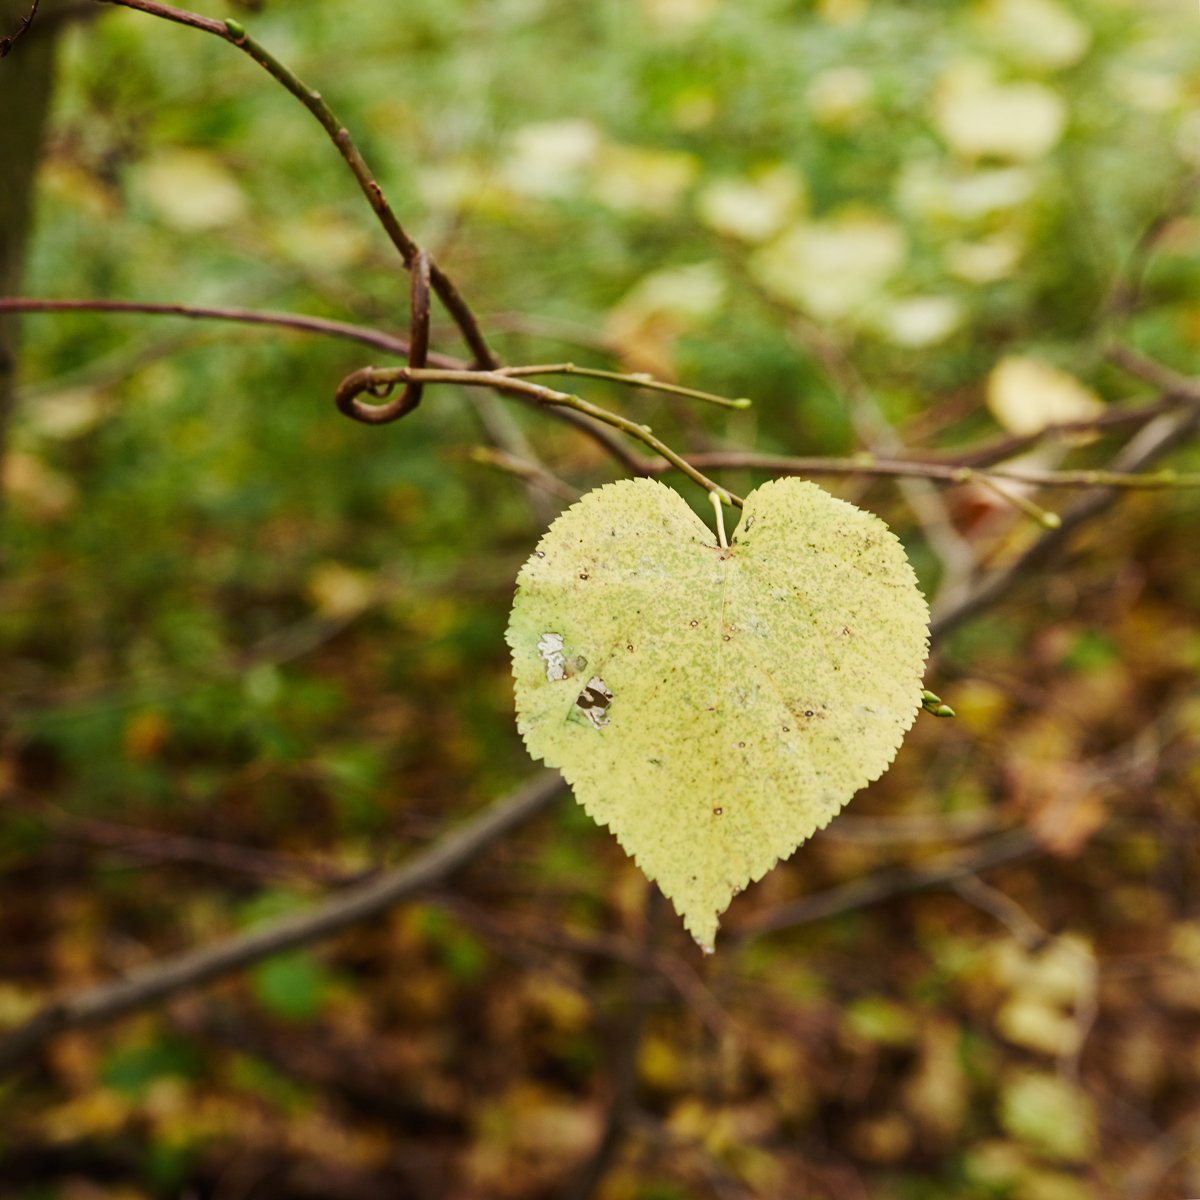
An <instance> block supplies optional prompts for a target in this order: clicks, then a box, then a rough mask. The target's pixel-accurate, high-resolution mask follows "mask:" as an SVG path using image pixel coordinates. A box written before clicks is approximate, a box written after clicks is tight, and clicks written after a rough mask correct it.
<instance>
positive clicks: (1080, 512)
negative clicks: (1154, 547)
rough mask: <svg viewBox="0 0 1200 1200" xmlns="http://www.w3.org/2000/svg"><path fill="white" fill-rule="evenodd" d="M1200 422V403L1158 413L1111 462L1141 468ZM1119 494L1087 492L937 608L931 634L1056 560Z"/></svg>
mask: <svg viewBox="0 0 1200 1200" xmlns="http://www.w3.org/2000/svg"><path fill="white" fill-rule="evenodd" d="M1198 426H1200V408H1196V409H1192V410H1190V411H1188V412H1185V413H1180V414H1177V415H1175V416H1162V417H1158V418H1157V419H1156V420H1154V421H1152V422H1151V423H1150V424H1149V425H1147V426H1146V427H1145V428H1144V429H1142V430H1141V431H1140V432H1139V433H1138V435H1137V436H1136V437H1135V438H1134V439H1133V440H1132V441H1131V442H1129V444H1128V445H1127V446H1126V447H1125V448H1124V449H1123V450H1122V451H1121V453H1120V454H1118V455H1117V456H1116V458H1115V459H1114V460H1113V466H1114V468H1116V471H1117V472H1119V473H1122V474H1129V473H1134V472H1137V471H1141V470H1143V469H1144V468H1145V467H1147V466H1149V465H1150V464H1151V463H1153V462H1155V461H1156V460H1158V459H1159V458H1161V457H1162V456H1163V455H1165V454H1168V453H1169V452H1170V451H1171V450H1173V449H1175V447H1177V446H1179V445H1181V444H1182V443H1183V442H1185V441H1187V440H1188V439H1189V438H1190V437H1192V436H1193V434H1194V433H1195V432H1196V429H1197V427H1198ZM1118 494H1119V492H1118V489H1117V488H1115V487H1113V486H1111V485H1106V486H1103V487H1095V488H1091V489H1090V490H1089V491H1087V492H1085V493H1084V494H1083V496H1082V497H1081V498H1080V499H1079V501H1078V502H1077V503H1076V504H1075V505H1074V507H1073V508H1071V509H1069V510H1068V511H1067V512H1066V513H1065V514H1063V516H1062V518H1061V522H1062V523H1061V524H1060V525H1059V527H1058V528H1057V529H1050V530H1048V531H1047V532H1045V533H1043V534H1042V536H1041V537H1039V538H1038V540H1037V541H1036V542H1034V543H1033V545H1032V546H1030V547H1029V549H1028V550H1026V551H1025V552H1024V553H1023V554H1021V555H1019V556H1018V557H1017V558H1016V559H1014V560H1013V561H1012V562H1010V563H1009V564H1007V565H1006V566H1003V567H997V568H996V569H995V570H994V571H992V572H991V573H990V574H988V575H985V576H984V577H983V578H982V579H980V580H977V581H976V582H975V583H973V584H972V585H971V586H970V587H967V588H964V589H963V590H961V591H960V592H959V593H958V594H957V595H952V596H950V597H949V599H948V600H947V601H946V602H945V603H944V604H942V605H941V606H939V607H937V608H935V610H934V614H933V619H932V621H931V622H930V626H929V636H930V638H931V639H933V640H935V641H936V640H938V639H940V638H942V637H944V636H945V635H946V634H947V633H949V632H950V631H951V630H953V629H956V628H957V627H958V626H959V625H961V624H963V622H965V621H967V620H969V619H970V618H971V617H973V616H975V615H976V614H977V613H980V612H982V611H983V610H984V609H986V608H990V607H991V606H992V605H993V604H995V603H996V602H997V601H998V600H999V599H1000V598H1001V597H1002V596H1004V595H1006V594H1007V593H1008V592H1009V591H1010V590H1011V589H1012V588H1013V587H1015V586H1016V585H1017V584H1018V583H1019V582H1020V581H1021V580H1022V579H1023V578H1025V577H1026V576H1027V575H1029V574H1030V573H1031V572H1033V571H1034V570H1036V569H1037V568H1040V567H1042V566H1044V565H1045V564H1046V563H1047V562H1049V561H1050V560H1051V559H1053V558H1054V557H1055V555H1057V554H1058V553H1059V552H1060V551H1061V550H1062V549H1063V548H1064V547H1065V546H1066V545H1067V543H1068V542H1069V541H1070V539H1071V537H1072V536H1073V534H1074V533H1075V531H1076V530H1078V529H1079V528H1081V527H1082V526H1083V525H1086V524H1088V523H1089V522H1090V521H1092V520H1094V519H1095V518H1096V517H1098V516H1099V515H1100V514H1101V513H1102V512H1104V511H1105V510H1106V509H1107V508H1109V507H1110V506H1111V505H1112V504H1113V502H1114V501H1115V500H1116V498H1117V496H1118Z"/></svg>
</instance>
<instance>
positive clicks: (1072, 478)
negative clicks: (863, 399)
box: [646, 450, 1200, 519]
mask: <svg viewBox="0 0 1200 1200" xmlns="http://www.w3.org/2000/svg"><path fill="white" fill-rule="evenodd" d="M689 461H690V462H691V463H692V465H693V466H695V467H698V468H703V467H711V468H716V469H722V470H731V471H733V470H755V471H766V472H769V473H771V474H774V475H875V476H886V477H891V476H907V477H913V478H918V479H935V480H941V481H943V482H945V483H966V482H968V480H972V479H974V480H978V481H980V482H986V481H988V480H1002V481H1003V480H1007V481H1008V482H1010V483H1026V484H1032V485H1034V486H1036V487H1052V488H1091V487H1114V488H1128V489H1135V490H1156V489H1163V488H1180V489H1184V488H1194V487H1200V474H1196V473H1192V474H1187V473H1182V472H1178V471H1172V470H1169V469H1165V470H1161V471H1153V472H1145V473H1130V472H1124V471H1107V470H1096V469H1091V468H1087V469H1084V470H1078V471H1038V470H1034V469H1032V468H1026V467H993V468H990V469H988V470H979V469H976V468H970V467H960V466H952V465H950V464H947V463H944V462H924V461H922V460H920V459H916V458H875V457H873V456H871V455H855V456H854V457H851V458H797V457H792V456H789V455H782V454H755V453H753V452H749V451H742V450H714V451H707V452H704V453H699V454H692V455H690V456H689ZM666 470H667V467H666V466H665V465H664V464H663V463H659V462H648V463H647V464H646V472H647V473H648V474H651V475H660V474H662V473H663V472H664V471H666ZM1006 498H1008V497H1006ZM1039 519H1040V518H1039Z"/></svg>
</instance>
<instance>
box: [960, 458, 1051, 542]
mask: <svg viewBox="0 0 1200 1200" xmlns="http://www.w3.org/2000/svg"><path fill="white" fill-rule="evenodd" d="M960 477H961V479H962V482H963V483H969V482H971V481H972V480H973V481H974V482H976V483H979V484H981V485H982V486H983V487H985V488H987V490H988V491H989V492H991V493H992V495H994V496H999V497H1000V499H1001V500H1003V501H1004V502H1005V503H1006V504H1011V505H1012V506H1013V508H1015V509H1017V510H1018V511H1020V512H1023V513H1024V514H1025V515H1026V516H1027V517H1032V518H1033V520H1035V521H1036V522H1037V523H1038V524H1039V525H1040V526H1041V527H1042V528H1043V529H1057V528H1058V527H1059V526H1060V525H1061V524H1062V518H1061V517H1060V516H1059V515H1058V513H1052V512H1047V511H1046V509H1044V508H1043V507H1042V506H1041V505H1040V504H1035V503H1034V502H1033V501H1032V500H1030V498H1029V497H1028V496H1023V495H1021V493H1020V492H1012V491H1009V489H1008V488H1006V487H1001V486H1000V484H999V482H998V481H997V477H996V475H995V473H994V472H993V473H990V474H989V473H988V472H986V471H973V470H971V468H970V467H962V468H961V469H960ZM1001 478H1002V477H1001Z"/></svg>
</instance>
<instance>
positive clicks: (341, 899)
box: [0, 771, 565, 1070]
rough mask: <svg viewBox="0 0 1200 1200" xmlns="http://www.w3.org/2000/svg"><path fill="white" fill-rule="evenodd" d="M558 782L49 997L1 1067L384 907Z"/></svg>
mask: <svg viewBox="0 0 1200 1200" xmlns="http://www.w3.org/2000/svg"><path fill="white" fill-rule="evenodd" d="M564 787H565V785H564V783H563V781H562V779H561V778H560V777H559V775H558V774H557V773H556V772H552V771H545V772H543V773H542V774H540V775H538V776H537V777H536V778H534V779H533V780H531V781H530V782H529V783H528V784H526V785H525V786H524V787H523V788H521V789H519V790H518V791H516V792H514V793H513V794H512V795H510V796H506V797H504V798H502V799H501V800H498V801H497V802H496V803H495V804H493V805H492V806H491V807H490V808H488V809H486V810H485V811H484V812H483V813H481V814H480V815H479V816H477V817H474V818H472V819H471V820H469V821H468V822H467V823H466V824H465V825H463V826H461V827H460V828H459V829H457V830H455V831H454V832H453V833H450V834H447V835H446V836H445V837H444V838H442V839H441V840H440V841H438V842H436V843H435V844H434V845H432V846H430V847H429V848H428V849H426V850H424V851H422V852H421V853H420V854H418V855H417V856H416V857H415V858H413V859H412V860H410V861H409V862H408V863H406V864H404V865H403V866H400V867H396V868H394V869H393V870H390V871H385V872H384V873H382V874H381V875H378V876H376V877H374V878H372V879H368V880H366V881H364V882H363V883H360V884H355V885H354V886H352V887H349V888H346V889H345V890H344V891H342V892H339V893H337V894H336V895H334V896H332V897H330V898H329V899H328V900H325V901H324V902H322V903H320V904H318V905H316V906H315V907H314V908H312V909H311V910H309V911H308V912H305V913H300V914H298V915H294V916H289V917H285V918H283V919H281V920H278V921H273V922H271V923H269V924H266V925H261V926H259V927H258V928H256V929H252V930H250V931H249V932H248V933H244V934H239V935H237V936H235V937H231V938H227V939H226V940H224V941H222V942H217V943H215V944H212V945H208V946H202V947H200V948H199V949H196V950H187V951H184V952H183V953H182V954H177V955H174V956H172V957H168V958H164V959H159V960H158V961H157V962H154V963H152V964H150V965H149V966H147V967H145V968H143V969H142V970H140V971H136V972H134V973H132V974H130V975H129V976H128V977H126V978H125V979H120V980H118V981H116V982H115V983H108V984H101V985H100V986H98V987H94V988H90V989H88V990H87V991H82V992H74V993H71V994H68V995H66V996H63V997H62V998H60V999H58V1000H55V1001H51V1002H50V1003H49V1004H48V1005H47V1006H46V1007H45V1008H43V1009H42V1010H41V1012H39V1013H37V1014H36V1015H35V1016H34V1017H32V1018H31V1019H30V1020H29V1021H27V1022H25V1024H23V1025H20V1026H18V1027H17V1028H16V1029H15V1030H13V1031H12V1032H11V1033H9V1034H8V1036H7V1037H5V1038H3V1039H2V1040H0V1070H4V1069H7V1068H11V1067H13V1066H14V1065H16V1064H17V1063H19V1062H21V1061H22V1060H24V1059H26V1058H28V1057H29V1056H31V1055H32V1054H35V1053H36V1052H37V1051H38V1049H40V1047H41V1046H43V1045H44V1044H45V1043H46V1042H47V1041H48V1040H49V1039H50V1038H52V1037H54V1036H55V1035H56V1034H59V1033H61V1032H63V1031H64V1030H67V1029H78V1028H81V1027H84V1026H90V1025H98V1024H101V1023H103V1022H106V1021H111V1020H113V1019H115V1018H116V1017H120V1016H124V1015H125V1014H126V1013H130V1012H136V1011H137V1010H139V1009H144V1008H149V1007H150V1006H151V1005H154V1004H158V1003H160V1002H161V1001H163V1000H165V999H167V998H168V997H170V996H173V995H175V994H176V993H178V992H180V991H183V990H185V989H189V988H196V987H200V986H201V985H203V984H206V983H211V982H212V981H213V980H215V979H220V978H223V977H224V976H227V975H231V974H233V973H234V972H236V971H240V970H242V969H243V968H245V967H248V966H251V965H252V964H254V963H256V962H261V961H262V960H263V959H265V958H270V957H271V956H272V955H275V954H279V953H280V952H281V951H284V950H291V949H295V948H296V947H298V946H310V945H312V944H313V943H314V942H318V941H321V940H322V939H324V938H327V937H329V936H330V935H331V934H334V933H337V932H339V931H341V930H343V929H345V928H347V927H348V926H350V925H353V924H356V923H357V922H359V921H363V920H366V919H367V918H369V917H373V916H377V915H379V914H380V913H383V912H385V911H387V909H389V908H391V907H392V906H393V905H395V904H397V903H399V902H400V901H401V900H404V899H406V898H407V897H409V896H412V895H414V894H415V893H417V892H421V891H424V890H426V889H428V888H430V887H432V886H434V885H435V884H439V883H442V882H443V881H444V880H445V879H446V878H447V877H448V876H450V875H452V874H453V873H454V872H456V871H458V870H460V869H461V868H463V867H464V866H466V865H467V864H468V863H470V862H472V861H473V860H474V859H476V858H477V857H478V856H479V855H480V854H481V853H482V852H483V851H484V850H486V849H487V848H488V847H489V846H491V845H492V843H493V842H495V841H497V840H498V839H499V838H501V837H503V836H504V835H505V834H508V833H511V832H512V831H513V830H514V829H517V828H519V827H520V826H521V825H523V824H525V823H526V822H527V821H529V820H531V819H532V818H533V817H535V816H537V814H538V813H540V812H542V811H543V810H544V809H545V808H546V807H547V806H548V805H549V804H550V802H551V801H552V800H554V799H555V798H556V797H557V796H559V795H560V794H561V793H562V791H563V789H564Z"/></svg>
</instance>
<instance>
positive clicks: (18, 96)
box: [0, 0, 62, 498]
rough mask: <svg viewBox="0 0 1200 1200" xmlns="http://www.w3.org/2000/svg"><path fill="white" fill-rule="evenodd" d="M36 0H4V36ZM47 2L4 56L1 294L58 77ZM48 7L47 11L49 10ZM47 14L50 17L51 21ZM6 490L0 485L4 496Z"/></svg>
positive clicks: (5, 350)
mask: <svg viewBox="0 0 1200 1200" xmlns="http://www.w3.org/2000/svg"><path fill="white" fill-rule="evenodd" d="M31 7H32V0H0V36H6V35H8V36H11V35H12V34H15V33H16V32H17V30H18V29H19V28H20V24H21V19H22V18H23V17H26V16H28V15H29V10H30V8H31ZM55 7H57V6H56V4H55V3H54V0H43V3H42V5H41V7H40V9H39V10H38V14H37V16H36V18H35V19H34V23H33V26H32V27H31V28H30V29H29V30H28V31H27V32H26V33H25V35H24V36H23V37H21V38H20V39H19V40H18V41H17V42H16V43H15V44H14V45H13V47H12V50H11V52H10V53H9V54H8V55H7V56H6V57H4V58H3V59H0V113H3V114H4V118H3V120H0V295H2V296H13V295H17V294H18V293H19V292H20V288H21V274H22V271H21V268H22V265H23V263H24V258H25V247H26V245H27V243H28V241H29V232H30V227H31V225H32V217H33V185H34V177H35V175H36V173H37V164H38V160H39V158H40V156H41V148H42V133H43V130H44V128H45V123H46V113H47V111H48V110H49V107H50V96H51V91H52V85H53V76H54V44H55V42H56V41H57V34H58V31H59V30H60V29H61V28H62V22H61V21H59V20H55V19H53V18H54V16H56V14H55V13H54V9H55ZM48 9H49V10H50V11H49V12H47V10H48ZM48 18H49V19H48ZM16 324H17V318H16V316H15V315H12V314H5V313H0V480H2V479H3V466H4V452H5V447H6V445H7V441H8V426H9V422H10V420H11V418H12V409H13V397H14V391H15V387H16V369H17V329H16ZM2 497H3V488H2V487H0V498H2Z"/></svg>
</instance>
